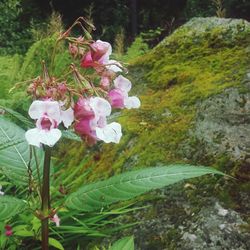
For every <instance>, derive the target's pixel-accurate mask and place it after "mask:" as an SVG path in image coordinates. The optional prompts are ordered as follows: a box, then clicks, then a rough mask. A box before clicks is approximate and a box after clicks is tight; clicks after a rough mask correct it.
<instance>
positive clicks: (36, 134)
mask: <svg viewBox="0 0 250 250" xmlns="http://www.w3.org/2000/svg"><path fill="white" fill-rule="evenodd" d="M40 131H41V130H40V129H38V128H32V129H29V130H28V131H27V132H26V133H25V138H26V140H27V141H28V143H29V144H30V145H33V146H36V147H40V146H41V139H40Z"/></svg>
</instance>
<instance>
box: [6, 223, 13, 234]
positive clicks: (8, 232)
mask: <svg viewBox="0 0 250 250" xmlns="http://www.w3.org/2000/svg"><path fill="white" fill-rule="evenodd" d="M4 228H5V230H6V231H5V235H6V236H8V237H9V236H11V235H13V232H12V227H11V226H10V225H5V227H4Z"/></svg>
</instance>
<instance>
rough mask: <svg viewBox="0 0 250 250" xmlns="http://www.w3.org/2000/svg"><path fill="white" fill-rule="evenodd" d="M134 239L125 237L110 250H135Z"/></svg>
mask: <svg viewBox="0 0 250 250" xmlns="http://www.w3.org/2000/svg"><path fill="white" fill-rule="evenodd" d="M134 249H135V246H134V237H133V236H130V237H124V238H122V239H120V240H118V241H116V242H115V243H114V244H113V245H112V246H111V247H110V248H109V250H134Z"/></svg>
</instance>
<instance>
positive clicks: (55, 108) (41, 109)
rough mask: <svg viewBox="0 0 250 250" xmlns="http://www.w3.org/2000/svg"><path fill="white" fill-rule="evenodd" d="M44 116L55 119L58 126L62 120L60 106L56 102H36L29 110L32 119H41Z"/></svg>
mask: <svg viewBox="0 0 250 250" xmlns="http://www.w3.org/2000/svg"><path fill="white" fill-rule="evenodd" d="M44 114H47V115H48V116H49V117H50V118H52V119H54V120H55V121H56V122H57V123H58V124H59V123H60V122H61V119H60V106H59V103H58V102H55V101H38V100H37V101H34V102H33V103H32V104H31V105H30V108H29V115H30V117H31V118H32V119H39V118H40V117H42V116H43V115H44Z"/></svg>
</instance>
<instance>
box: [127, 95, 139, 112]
mask: <svg viewBox="0 0 250 250" xmlns="http://www.w3.org/2000/svg"><path fill="white" fill-rule="evenodd" d="M124 106H125V108H127V109H133V108H134V109H137V108H139V107H140V106H141V101H140V99H139V98H138V97H136V96H131V97H128V98H126V99H125V100H124Z"/></svg>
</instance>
